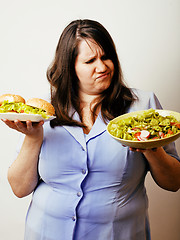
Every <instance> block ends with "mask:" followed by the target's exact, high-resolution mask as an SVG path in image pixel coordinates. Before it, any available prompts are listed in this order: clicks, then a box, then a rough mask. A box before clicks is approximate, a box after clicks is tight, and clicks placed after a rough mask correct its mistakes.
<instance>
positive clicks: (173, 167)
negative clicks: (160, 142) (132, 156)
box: [131, 147, 180, 192]
mask: <svg viewBox="0 0 180 240" xmlns="http://www.w3.org/2000/svg"><path fill="white" fill-rule="evenodd" d="M131 150H133V149H132V148H131ZM136 151H138V152H142V153H143V154H144V156H145V157H146V159H147V161H148V163H149V167H150V172H151V175H152V177H153V179H154V180H155V182H156V183H157V184H158V185H159V186H160V187H162V188H164V189H166V190H169V191H174V192H175V191H178V189H179V188H180V162H179V161H178V160H177V159H175V158H173V157H171V156H170V155H169V154H167V153H166V152H165V151H164V149H163V148H162V147H160V148H157V149H156V150H155V151H154V150H152V149H147V150H140V149H136Z"/></svg>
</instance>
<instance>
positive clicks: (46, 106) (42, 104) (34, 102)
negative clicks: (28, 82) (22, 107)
mask: <svg viewBox="0 0 180 240" xmlns="http://www.w3.org/2000/svg"><path fill="white" fill-rule="evenodd" d="M26 105H29V106H32V107H37V108H41V109H43V110H45V111H46V114H47V115H51V116H52V115H54V114H55V110H54V107H53V105H52V104H51V103H49V102H47V101H45V100H43V99H41V98H30V99H28V100H27V101H26Z"/></svg>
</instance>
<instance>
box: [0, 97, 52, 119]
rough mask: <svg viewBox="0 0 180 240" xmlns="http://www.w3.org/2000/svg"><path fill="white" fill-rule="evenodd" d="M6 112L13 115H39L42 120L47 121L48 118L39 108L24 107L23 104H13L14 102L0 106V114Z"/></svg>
mask: <svg viewBox="0 0 180 240" xmlns="http://www.w3.org/2000/svg"><path fill="white" fill-rule="evenodd" d="M7 112H15V113H27V114H39V115H41V116H42V117H43V118H44V119H48V118H49V117H48V116H47V114H46V111H45V110H43V109H40V108H36V107H32V106H29V105H26V104H24V103H21V102H19V103H15V102H8V101H4V102H3V103H2V104H1V105H0V113H7Z"/></svg>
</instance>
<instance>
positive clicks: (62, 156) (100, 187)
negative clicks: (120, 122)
mask: <svg viewBox="0 0 180 240" xmlns="http://www.w3.org/2000/svg"><path fill="white" fill-rule="evenodd" d="M134 91H136V94H137V95H138V97H139V101H136V102H135V103H134V104H133V105H132V106H131V107H130V109H129V112H130V111H137V110H142V109H148V108H151V107H152V108H160V104H159V102H158V100H157V98H156V96H155V95H154V94H153V93H150V92H143V91H140V90H134ZM75 118H78V115H75ZM165 150H166V151H167V152H168V153H169V154H171V155H172V156H174V157H176V158H177V159H178V156H177V153H176V150H175V148H174V144H170V145H168V146H166V147H165ZM147 171H148V164H147V161H146V159H145V157H144V155H143V154H141V153H138V152H132V151H129V149H128V147H123V146H122V145H121V144H120V143H119V142H117V141H115V140H114V139H113V138H111V137H110V136H109V134H108V133H107V131H106V124H105V123H104V122H103V120H102V119H101V115H100V114H99V116H98V118H97V119H96V122H95V123H94V125H93V128H92V129H91V131H90V133H89V134H88V135H87V136H86V137H84V134H83V130H82V128H80V127H71V126H61V127H55V128H51V127H50V125H49V123H45V125H44V141H43V145H42V148H41V153H40V157H39V174H40V177H41V179H42V180H41V181H40V183H39V185H38V186H37V188H36V189H35V191H34V193H33V196H32V201H31V204H30V206H29V210H28V213H27V218H26V228H25V240H145V239H146V240H149V239H150V231H149V222H148V213H147V208H148V200H147V195H146V190H145V187H144V179H145V176H146V173H147Z"/></svg>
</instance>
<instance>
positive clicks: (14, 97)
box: [0, 93, 25, 104]
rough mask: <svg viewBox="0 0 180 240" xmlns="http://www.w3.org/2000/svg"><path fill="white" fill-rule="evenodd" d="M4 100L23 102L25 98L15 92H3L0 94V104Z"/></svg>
mask: <svg viewBox="0 0 180 240" xmlns="http://www.w3.org/2000/svg"><path fill="white" fill-rule="evenodd" d="M4 101H8V102H16V103H18V102H22V103H25V100H24V98H23V97H21V96H19V95H15V94H10V93H9V94H3V95H1V96H0V104H1V103H3V102H4Z"/></svg>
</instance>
